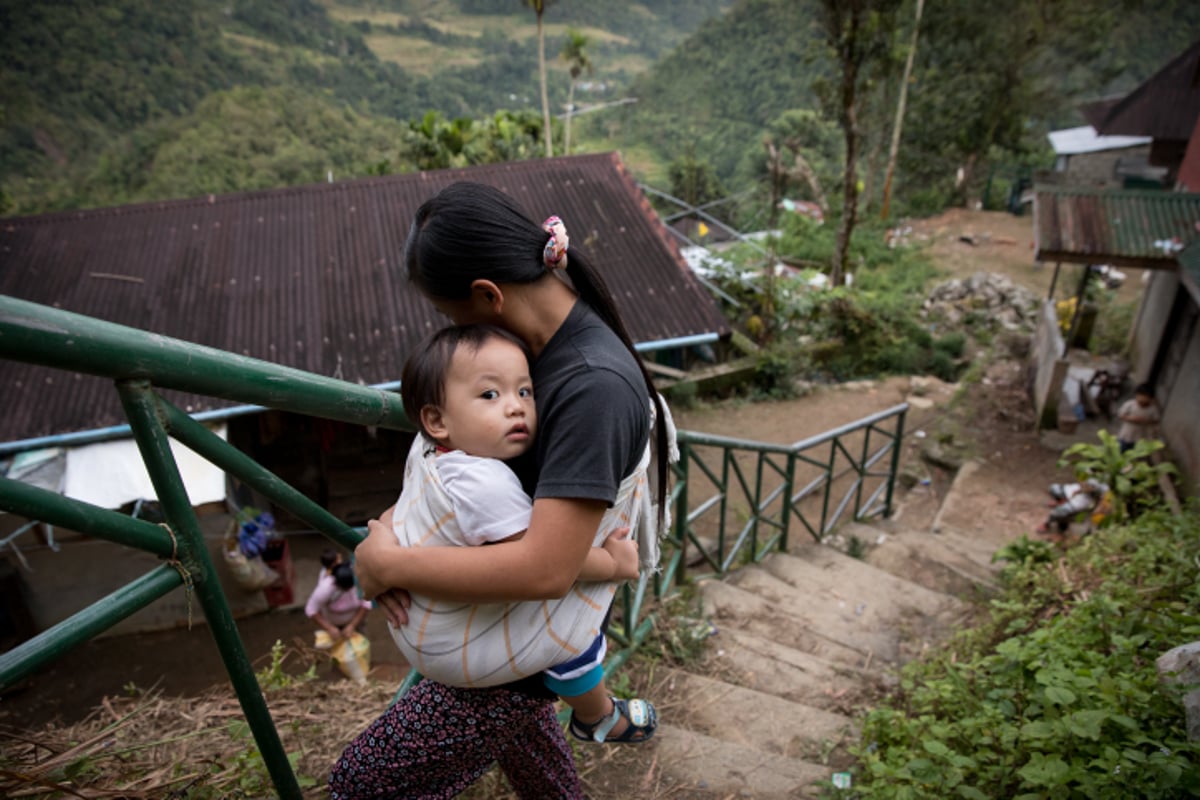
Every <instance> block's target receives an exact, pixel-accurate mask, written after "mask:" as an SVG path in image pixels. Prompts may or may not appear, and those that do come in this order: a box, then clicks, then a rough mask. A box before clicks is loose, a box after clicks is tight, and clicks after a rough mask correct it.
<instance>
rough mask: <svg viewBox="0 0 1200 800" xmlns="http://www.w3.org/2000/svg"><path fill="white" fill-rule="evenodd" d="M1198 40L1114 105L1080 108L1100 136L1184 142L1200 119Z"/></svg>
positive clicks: (1099, 104) (1199, 46)
mask: <svg viewBox="0 0 1200 800" xmlns="http://www.w3.org/2000/svg"><path fill="white" fill-rule="evenodd" d="M1198 76H1200V40H1198V41H1196V42H1195V43H1194V44H1193V45H1192V46H1191V47H1189V48H1188V49H1187V50H1185V51H1183V52H1182V53H1180V54H1179V55H1178V56H1176V57H1175V58H1174V59H1172V60H1171V63H1169V64H1167V65H1166V66H1165V67H1163V68H1162V69H1160V70H1159V71H1158V72H1156V73H1154V75H1152V76H1151V77H1149V78H1147V79H1146V80H1145V81H1143V82H1142V84H1141V85H1140V86H1138V87H1137V88H1136V89H1134V90H1133V91H1131V92H1130V93H1129V94H1127V95H1125V96H1124V97H1122V98H1121V99H1120V100H1117V101H1115V102H1112V101H1101V102H1099V103H1095V104H1093V105H1091V106H1088V107H1085V108H1084V116H1085V117H1086V118H1087V121H1088V122H1090V123H1091V124H1092V125H1093V126H1094V127H1095V128H1096V130H1097V131H1098V132H1099V133H1101V134H1102V135H1104V136H1112V135H1118V134H1120V135H1125V136H1152V137H1154V138H1155V139H1160V140H1168V141H1181V142H1186V141H1187V140H1188V138H1189V137H1190V136H1191V135H1192V129H1193V128H1195V127H1196V120H1197V118H1200V80H1198V79H1197V78H1198Z"/></svg>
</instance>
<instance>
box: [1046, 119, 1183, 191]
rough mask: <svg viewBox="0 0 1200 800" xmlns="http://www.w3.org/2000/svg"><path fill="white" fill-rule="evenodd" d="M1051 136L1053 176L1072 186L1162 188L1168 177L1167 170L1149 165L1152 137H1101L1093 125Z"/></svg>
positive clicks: (1061, 131) (1054, 132) (1053, 133)
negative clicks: (1149, 186)
mask: <svg viewBox="0 0 1200 800" xmlns="http://www.w3.org/2000/svg"><path fill="white" fill-rule="evenodd" d="M1048 136H1049V139H1050V146H1051V147H1053V148H1054V155H1055V162H1054V172H1053V174H1052V177H1053V178H1054V179H1055V180H1056V181H1061V182H1062V183H1064V184H1067V185H1070V186H1087V187H1091V188H1095V189H1118V188H1121V187H1123V186H1124V187H1126V188H1132V186H1131V184H1137V185H1140V184H1141V183H1157V185H1161V182H1162V179H1163V178H1164V177H1165V175H1166V169H1165V168H1163V167H1151V166H1150V142H1151V141H1152V140H1151V138H1150V137H1149V136H1100V135H1099V134H1097V133H1096V129H1095V128H1093V127H1092V126H1091V125H1081V126H1080V127H1078V128H1066V129H1063V130H1058V131H1051V132H1050V133H1049V134H1048Z"/></svg>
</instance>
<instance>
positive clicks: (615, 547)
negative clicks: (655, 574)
mask: <svg viewBox="0 0 1200 800" xmlns="http://www.w3.org/2000/svg"><path fill="white" fill-rule="evenodd" d="M601 546H602V547H603V548H604V549H605V550H606V551H608V554H609V555H610V556H611V557H612V560H613V576H612V580H614V581H625V580H630V581H631V580H636V579H637V576H638V548H637V542H633V541H630V540H629V528H617V529H616V530H615V531H613V532H612V533H610V534H609V535H608V538H607V539H605V540H604V544H603V545H601Z"/></svg>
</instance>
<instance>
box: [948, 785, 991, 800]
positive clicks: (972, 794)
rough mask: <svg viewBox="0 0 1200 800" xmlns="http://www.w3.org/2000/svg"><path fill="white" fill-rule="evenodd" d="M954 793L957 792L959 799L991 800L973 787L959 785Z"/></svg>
mask: <svg viewBox="0 0 1200 800" xmlns="http://www.w3.org/2000/svg"><path fill="white" fill-rule="evenodd" d="M955 791H957V792H958V796H959V797H963V798H966V800H991V798H989V797H988V796H987V795H986V794H984V793H983V792H981V791H979V790H978V789H976V788H975V787H974V786H967V785H965V784H959V785H958V787H957V788H956V790H955Z"/></svg>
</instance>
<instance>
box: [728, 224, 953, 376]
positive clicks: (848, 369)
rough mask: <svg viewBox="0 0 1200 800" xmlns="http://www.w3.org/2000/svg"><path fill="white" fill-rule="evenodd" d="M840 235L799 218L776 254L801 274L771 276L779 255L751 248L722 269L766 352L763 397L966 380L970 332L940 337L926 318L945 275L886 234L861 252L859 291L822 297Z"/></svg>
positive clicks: (872, 229)
mask: <svg viewBox="0 0 1200 800" xmlns="http://www.w3.org/2000/svg"><path fill="white" fill-rule="evenodd" d="M835 234H836V231H835V229H834V227H833V226H832V225H830V224H829V223H825V224H818V223H817V222H815V221H813V220H811V219H809V218H807V217H804V216H801V215H797V214H789V215H787V217H786V218H785V219H784V220H783V226H782V235H781V236H780V237H779V238H778V239H773V240H771V241H770V242H768V249H770V250H771V252H772V253H773V256H774V258H775V259H776V260H777V261H778V262H781V263H782V264H784V265H788V266H789V267H790V268H791V270H792V271H789V272H788V273H787V274H777V275H776V276H774V277H768V276H766V275H764V273H766V272H767V270H765V269H764V266H765V264H766V263H768V262H769V259H770V256H769V255H768V254H767V253H766V252H764V250H763V249H762V248H758V247H753V246H750V245H741V246H739V247H738V248H736V249H734V250H731V251H729V252H728V254H727V255H728V257H729V258H730V262H728V263H729V266H727V267H718V269H717V272H716V275H715V276H714V277H713V279H712V280H713V282H714V283H716V284H717V285H718V286H719V287H720V288H721V289H722V290H723V291H725V292H726V293H728V294H730V295H731V296H733V297H734V298H736V299H737V300H738V301H739V302H740V303H741V304H742V307H741V310H740V313H739V315H738V318H737V319H736V320H735V321H734V322H735V326H736V327H738V328H740V329H744V330H746V331H747V332H748V333H749V334H750V335H752V336H754V337H755V338H756V339H757V340H758V342H759V343H760V344H761V345H764V350H763V353H762V356H761V358H760V363H759V368H758V376H757V378H758V389H759V390H760V391H763V392H765V393H766V394H768V395H771V396H780V395H784V396H786V395H788V394H790V393H791V392H792V391H793V384H794V381H795V379H796V378H797V377H808V378H816V379H832V380H851V379H854V378H867V377H878V376H880V375H890V374H903V375H917V374H933V375H937V376H938V377H940V378H942V379H944V380H954V379H956V378H957V377H958V374H959V372H960V371H961V369H962V368H963V366H964V364H963V358H962V357H963V355H964V352H965V350H966V347H967V343H968V339H967V335H966V333H965V332H962V331H949V332H944V333H941V334H939V335H935V333H934V332H933V331H931V329H930V326H929V324H928V323H927V322H925V321H924V320H923V318H922V316H921V313H920V312H921V303H922V301H923V299H924V297H925V288H926V286H927V284H928V283H929V282H930V280H931V279H932V278H933V277H934V275H935V271H934V268H933V266H932V264H931V263H930V262H929V260H928V258H927V257H926V256H925V255H924V254H922V253H921V252H920V251H919V250H917V249H914V248H911V247H905V246H899V247H895V248H889V247H888V246H887V245H886V244H885V243H884V235H883V234H884V231H883V229H882V228H881V227H880V226H879V225H878V223H874V222H872V223H869V224H867V225H865V226H864V227H863V230H862V231H861V232H860V235H858V236H856V237H855V239H854V241H853V244H852V247H851V260H852V263H854V264H855V265H856V270H855V271H854V273H853V287H852V288H838V289H821V290H818V289H814V288H813V286H812V283H818V284H819V283H820V282H821V281H822V268H823V267H824V265H825V264H828V263H829V258H830V257H831V254H832V252H833V238H834V236H835Z"/></svg>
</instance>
